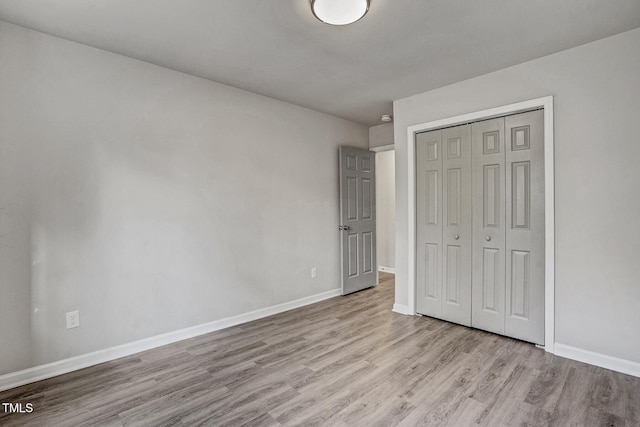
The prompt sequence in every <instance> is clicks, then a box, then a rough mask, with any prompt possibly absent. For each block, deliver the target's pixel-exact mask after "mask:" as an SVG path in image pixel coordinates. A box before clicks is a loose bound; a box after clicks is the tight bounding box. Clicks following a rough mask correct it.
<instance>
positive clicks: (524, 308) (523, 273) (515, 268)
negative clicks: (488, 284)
mask: <svg viewBox="0 0 640 427" xmlns="http://www.w3.org/2000/svg"><path fill="white" fill-rule="evenodd" d="M529 258H530V257H529V252H527V251H511V280H510V283H509V286H510V289H509V290H510V292H509V293H510V294H511V295H510V304H509V305H510V307H509V315H511V316H516V317H520V318H521V319H522V320H529V303H530V301H529V294H530V293H531V290H530V289H529V287H530V283H531V275H530V269H529Z"/></svg>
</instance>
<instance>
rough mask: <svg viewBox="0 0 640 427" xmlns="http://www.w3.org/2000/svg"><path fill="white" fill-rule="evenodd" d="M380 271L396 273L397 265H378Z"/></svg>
mask: <svg viewBox="0 0 640 427" xmlns="http://www.w3.org/2000/svg"><path fill="white" fill-rule="evenodd" d="M378 271H383V272H385V273H393V274H396V268H395V267H383V266H381V265H379V266H378Z"/></svg>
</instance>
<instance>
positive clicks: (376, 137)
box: [369, 123, 393, 148]
mask: <svg viewBox="0 0 640 427" xmlns="http://www.w3.org/2000/svg"><path fill="white" fill-rule="evenodd" d="M385 145H393V123H384V124H381V125H378V126H371V127H370V128H369V148H376V147H384V146H385Z"/></svg>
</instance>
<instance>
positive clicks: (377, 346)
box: [0, 274, 640, 426]
mask: <svg viewBox="0 0 640 427" xmlns="http://www.w3.org/2000/svg"><path fill="white" fill-rule="evenodd" d="M382 278H383V280H382V282H381V284H380V285H379V286H377V287H376V288H373V289H369V290H366V291H362V292H359V293H356V294H353V295H349V296H347V297H337V298H333V299H331V300H327V301H324V302H321V303H318V304H314V305H311V306H307V307H304V308H300V309H297V310H292V311H289V312H286V313H283V314H279V315H276V316H272V317H269V318H266V319H262V320H258V321H255V322H251V323H247V324H244V325H240V326H237V327H234V328H230V329H225V330H223V331H219V332H215V333H211V334H208V335H203V336H200V337H197V338H193V339H190V340H186V341H182V342H179V343H176V344H172V345H169V346H165V347H162V348H159V349H155V350H150V351H147V352H144V353H140V354H136V355H133V356H129V357H126V358H123V359H119V360H116V361H113V362H109V363H104V364H101V365H98V366H94V367H91V368H87V369H83V370H81V371H77V372H73V373H70V374H66V375H63V376H60V377H56V378H52V379H49V380H45V381H41V382H38V383H35V384H31V385H27V386H24V387H20V388H17V389H13V390H8V391H6V392H2V393H0V402H12V403H23V404H24V403H27V402H30V403H32V404H33V407H34V411H33V413H31V414H26V415H25V414H11V415H9V414H6V413H2V408H0V425H19V426H30V425H35V426H39V425H50V426H67V425H68V426H81V425H104V426H122V425H125V426H129V425H142V426H161V425H188V426H191V425H213V426H218V425H221V426H222V425H224V426H227V425H228V426H241V425H249V426H279V425H299V426H312V425H332V426H333V425H336V426H391V425H401V426H416V425H451V426H473V425H486V426H503V425H504V426H521V425H526V426H537V425H541V426H544V425H554V426H570V425H575V426H640V378H635V377H631V376H628V375H623V374H619V373H616V372H612V371H609V370H606V369H601V368H597V367H593V366H590V365H586V364H583V363H579V362H573V361H570V360H568V359H563V358H561V357H556V356H553V355H549V354H546V353H545V352H544V351H542V350H540V349H537V348H535V347H534V346H533V345H531V344H527V343H523V342H519V341H516V340H513V339H510V338H505V337H500V336H497V335H492V334H489V333H485V332H482V331H477V330H473V329H469V328H465V327H462V326H457V325H453V324H450V323H446V322H442V321H439V320H435V319H431V318H427V317H410V316H403V315H399V314H395V313H392V312H391V306H392V303H393V292H394V283H393V276H392V275H384V274H383V275H382Z"/></svg>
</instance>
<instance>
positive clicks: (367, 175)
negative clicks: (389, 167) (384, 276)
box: [339, 146, 377, 295]
mask: <svg viewBox="0 0 640 427" xmlns="http://www.w3.org/2000/svg"><path fill="white" fill-rule="evenodd" d="M375 176H376V165H375V153H374V152H372V151H368V150H363V149H360V148H355V147H347V146H342V147H340V226H339V230H340V233H341V245H340V254H341V259H342V294H343V295H346V294H349V293H351V292H356V291H359V290H361V289H365V288H369V287H371V286H374V285H375V284H376V282H377V272H376V265H377V261H376V188H375Z"/></svg>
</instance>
